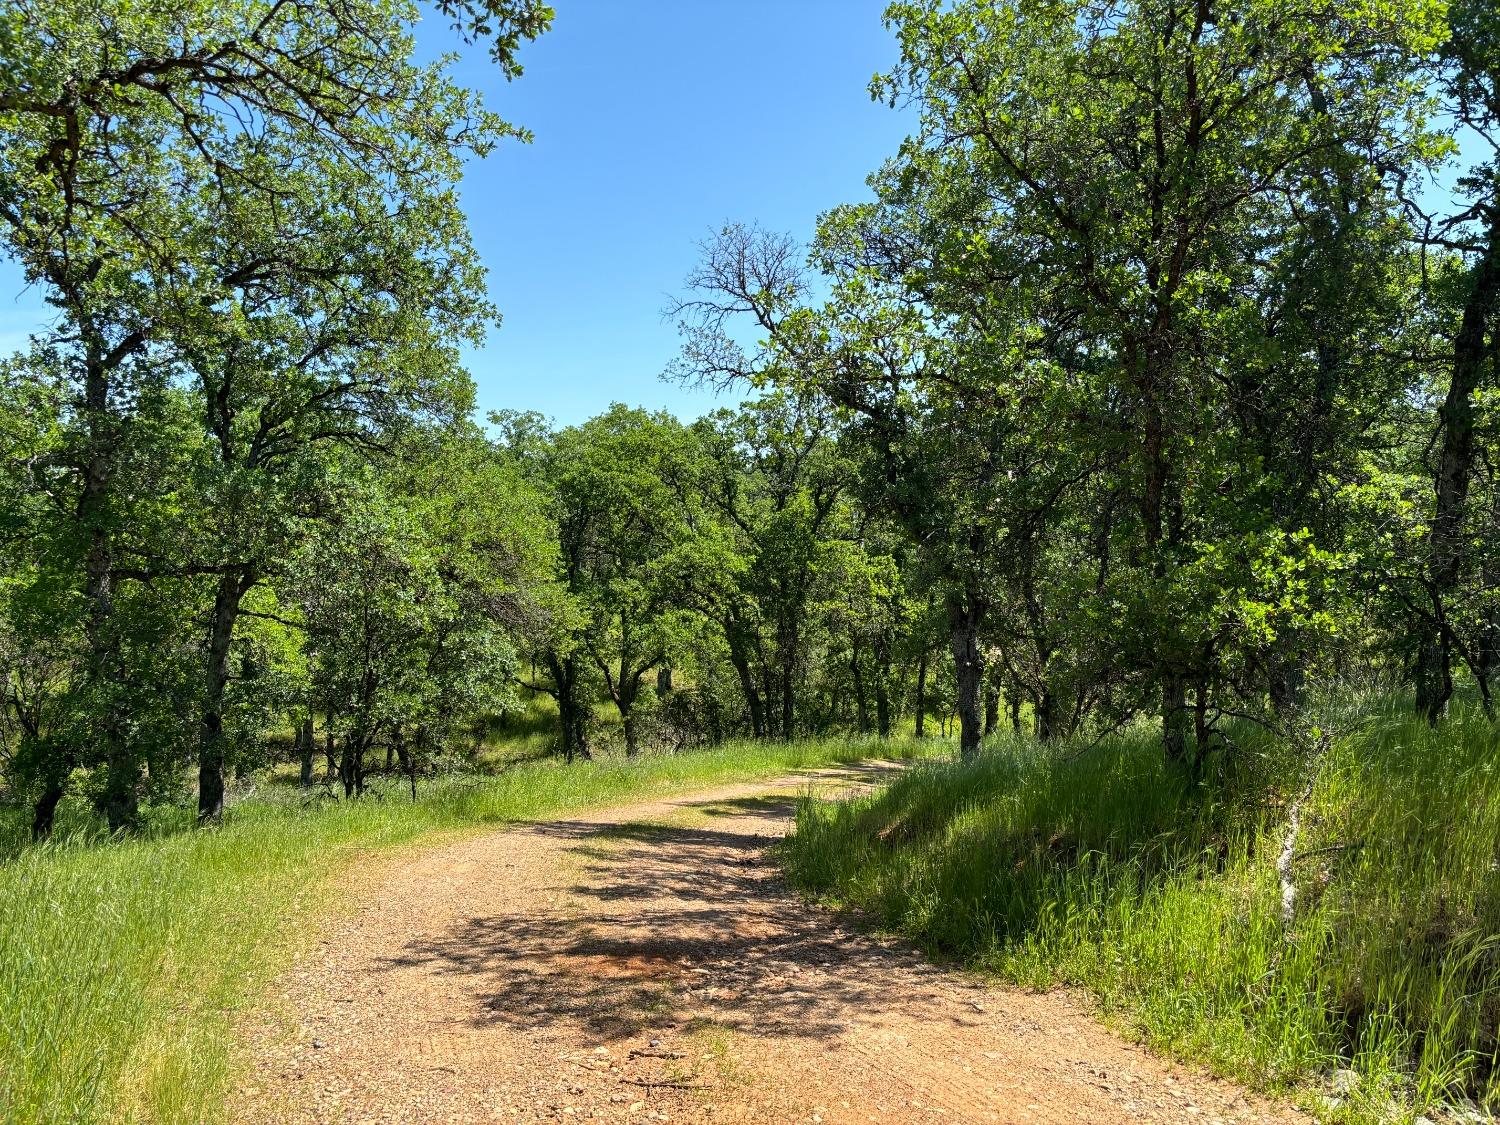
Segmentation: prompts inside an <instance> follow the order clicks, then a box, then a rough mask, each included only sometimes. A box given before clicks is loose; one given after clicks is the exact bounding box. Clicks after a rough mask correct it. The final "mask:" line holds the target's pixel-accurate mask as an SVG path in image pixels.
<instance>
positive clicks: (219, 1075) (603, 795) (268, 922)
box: [0, 740, 941, 1125]
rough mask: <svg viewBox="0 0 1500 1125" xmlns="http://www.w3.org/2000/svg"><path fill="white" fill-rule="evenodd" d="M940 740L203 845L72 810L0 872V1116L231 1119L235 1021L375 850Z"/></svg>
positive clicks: (564, 772) (323, 805)
mask: <svg viewBox="0 0 1500 1125" xmlns="http://www.w3.org/2000/svg"><path fill="white" fill-rule="evenodd" d="M940 748H941V746H940V744H934V743H925V744H922V743H915V742H893V743H889V744H879V743H875V742H871V741H831V740H830V741H813V742H800V743H795V744H790V745H784V744H774V745H772V744H763V743H762V744H740V745H731V746H725V747H721V748H719V749H716V750H713V751H709V752H704V753H698V754H684V755H678V756H670V757H668V756H662V757H652V758H646V759H643V760H640V761H636V762H620V761H616V762H608V763H597V764H589V763H584V764H579V765H575V766H572V767H565V766H562V765H560V764H555V763H540V764H528V765H521V766H517V767H515V768H512V769H510V770H508V771H507V772H505V773H502V774H500V775H498V776H494V777H483V778H469V779H460V778H453V779H448V780H445V781H443V782H441V783H438V784H435V785H431V786H428V787H426V788H425V790H424V791H422V792H421V794H420V796H419V799H418V800H417V801H415V802H413V801H410V800H407V799H405V798H404V797H403V796H402V791H401V789H400V788H399V787H397V786H395V785H392V786H391V788H390V789H389V791H387V792H385V793H379V792H377V793H376V794H374V795H372V796H370V797H367V798H366V799H365V800H363V801H359V802H346V801H326V802H316V803H311V804H304V803H302V801H301V799H292V798H290V797H289V796H288V795H286V793H285V791H284V790H283V795H282V796H281V798H280V799H270V800H268V799H263V798H255V799H251V800H248V801H245V802H242V803H241V804H239V805H238V806H236V807H234V808H233V809H232V810H231V812H230V813H229V814H228V816H227V818H226V822H225V824H224V825H223V826H222V827H221V828H219V829H215V830H210V831H181V830H179V829H180V827H181V825H182V824H184V823H185V817H186V815H187V814H186V813H185V812H182V811H174V810H170V809H167V810H157V813H156V815H155V816H154V817H153V828H152V835H149V836H147V837H145V838H134V839H126V840H113V841H111V840H107V839H105V840H101V839H100V838H99V833H98V829H97V826H95V825H94V824H93V822H92V821H91V820H89V819H88V818H86V817H84V816H83V815H82V814H81V813H80V812H79V811H78V810H76V809H75V810H72V811H71V812H70V813H69V814H68V815H66V816H64V817H62V818H60V821H59V833H60V837H61V838H60V840H59V842H57V843H54V844H49V845H46V846H42V847H21V846H19V845H18V843H17V834H16V833H15V832H14V831H13V832H12V833H11V834H10V839H9V842H8V843H9V851H8V852H7V853H5V854H9V855H10V858H9V860H8V861H6V862H4V863H0V1120H4V1121H5V1122H7V1123H16V1125H19V1123H22V1122H25V1123H32V1122H63V1121H67V1122H78V1121H110V1122H116V1121H152V1122H201V1121H211V1120H215V1119H220V1118H222V1117H223V1116H224V1115H225V1108H224V1094H225V1091H226V1090H227V1088H228V1085H229V1083H230V1081H231V1079H232V1076H233V1065H234V1059H233V1052H232V1046H233V1040H234V1034H233V1021H234V1017H235V1014H236V1012H238V1011H239V1010H241V1009H243V1008H244V1006H245V1005H246V1004H247V1003H250V1002H251V1001H253V999H254V997H255V996H256V995H257V990H258V989H259V988H260V987H262V986H263V985H264V984H265V983H266V982H267V980H269V979H270V977H271V976H272V975H273V974H274V973H275V972H276V970H277V969H278V968H280V967H281V966H282V965H284V964H285V962H286V960H287V958H288V957H290V956H291V955H292V954H293V953H294V952H295V951H296V948H297V945H298V943H299V941H300V940H301V939H302V938H303V936H304V935H305V934H306V933H307V932H309V930H310V920H311V919H312V918H313V917H314V916H315V915H316V914H317V913H319V912H321V911H323V910H325V909H327V908H328V906H329V904H330V902H332V901H336V897H337V895H338V890H337V886H338V877H339V875H340V874H341V873H343V872H346V871H348V870H349V869H350V867H351V866H352V865H353V864H355V863H356V862H358V861H359V859H360V858H361V857H362V856H364V855H367V854H368V853H369V851H370V850H372V849H379V848H384V847H389V846H391V845H395V844H401V843H405V842H410V841H413V840H416V839H418V838H419V837H422V836H424V835H427V834H430V833H434V832H440V831H444V830H463V829H466V828H472V827H474V826H481V825H497V824H504V823H507V822H514V821H519V820H525V819H530V818H534V817H538V816H545V815H553V814H556V813H558V812H561V811H563V810H567V809H576V808H580V807H584V806H588V805H594V804H600V803H603V802H607V801H613V800H617V799H623V798H628V797H648V796H653V795H659V794H666V793H671V792H674V791H678V790H682V789H685V788H688V787H691V786H701V785H705V784H713V783H715V782H720V781H731V780H741V779H751V778H757V777H768V776H773V775H776V774H779V773H783V772H786V771H788V770H795V769H802V768H811V767H817V766H825V765H831V764H835V763H838V762H847V761H853V760H856V759H859V758H862V757H872V756H885V757H910V756H914V755H917V754H920V753H933V752H936V751H937V750H938V749H940Z"/></svg>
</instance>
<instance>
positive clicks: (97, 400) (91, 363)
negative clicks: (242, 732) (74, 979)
mask: <svg viewBox="0 0 1500 1125" xmlns="http://www.w3.org/2000/svg"><path fill="white" fill-rule="evenodd" d="M86 348H87V352H88V355H87V358H86V359H85V371H84V395H83V399H84V401H83V420H84V425H85V429H86V439H85V440H86V448H85V451H84V459H83V491H82V493H81V494H80V496H79V498H78V507H77V519H78V524H79V528H80V530H81V531H82V532H83V534H84V536H85V537H86V541H87V543H88V547H87V550H86V553H85V555H84V589H83V594H84V603H85V605H86V607H87V610H86V612H87V616H86V617H85V621H84V632H85V638H86V640H87V642H88V647H89V660H88V665H87V675H88V682H89V686H90V688H91V694H92V695H93V696H94V698H95V700H96V701H97V703H98V710H97V713H98V719H97V721H96V722H95V724H94V728H93V729H94V735H95V738H96V739H97V742H98V745H99V747H100V750H101V752H102V753H101V756H102V758H103V760H104V786H103V788H102V790H101V791H100V794H99V798H98V805H99V808H100V810H101V811H102V812H103V813H104V815H105V818H106V820H107V821H108V823H109V827H110V830H111V831H122V830H130V829H133V828H134V827H135V826H136V823H137V821H138V820H139V816H140V796H139V793H138V790H139V787H140V781H141V767H140V763H139V762H138V761H136V758H135V753H134V749H133V747H132V746H131V745H130V743H129V740H128V739H127V737H126V730H127V729H128V724H127V722H126V716H125V712H124V703H123V700H122V695H121V693H122V692H123V691H124V689H125V668H124V662H123V660H122V659H121V654H120V637H119V630H118V625H117V623H116V621H115V600H114V599H115V574H114V569H115V566H114V564H115V549H114V547H115V544H114V532H113V528H112V526H111V524H112V521H113V515H112V513H111V512H110V486H111V483H112V480H113V475H114V458H115V451H116V449H117V447H118V444H119V442H118V435H117V433H116V426H115V425H114V424H113V420H112V419H111V417H110V405H109V396H110V376H111V372H112V370H113V365H112V364H110V363H109V362H108V360H107V359H106V353H105V349H104V347H103V346H102V344H101V343H100V342H99V341H97V340H96V339H90V340H89V341H88V343H87V345H86Z"/></svg>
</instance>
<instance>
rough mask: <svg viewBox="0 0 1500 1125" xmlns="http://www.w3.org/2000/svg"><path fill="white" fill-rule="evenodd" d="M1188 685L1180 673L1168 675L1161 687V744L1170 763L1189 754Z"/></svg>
mask: <svg viewBox="0 0 1500 1125" xmlns="http://www.w3.org/2000/svg"><path fill="white" fill-rule="evenodd" d="M1187 730H1188V710H1187V684H1186V682H1185V681H1184V679H1183V677H1182V676H1181V675H1180V674H1178V673H1168V674H1166V675H1165V676H1164V677H1163V679H1162V685H1161V744H1162V750H1163V752H1164V753H1165V754H1166V756H1167V761H1169V762H1179V761H1181V760H1182V759H1183V758H1184V757H1185V756H1186V754H1187Z"/></svg>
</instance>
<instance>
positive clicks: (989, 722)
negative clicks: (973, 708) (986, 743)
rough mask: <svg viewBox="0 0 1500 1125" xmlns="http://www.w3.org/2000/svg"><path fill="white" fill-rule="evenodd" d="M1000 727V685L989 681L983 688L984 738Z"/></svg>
mask: <svg viewBox="0 0 1500 1125" xmlns="http://www.w3.org/2000/svg"><path fill="white" fill-rule="evenodd" d="M999 727H1000V685H999V684H998V683H995V682H994V681H991V682H990V683H988V684H986V685H985V688H984V737H985V738H988V737H989V736H990V735H992V734H994V733H995V731H996V730H998V729H999Z"/></svg>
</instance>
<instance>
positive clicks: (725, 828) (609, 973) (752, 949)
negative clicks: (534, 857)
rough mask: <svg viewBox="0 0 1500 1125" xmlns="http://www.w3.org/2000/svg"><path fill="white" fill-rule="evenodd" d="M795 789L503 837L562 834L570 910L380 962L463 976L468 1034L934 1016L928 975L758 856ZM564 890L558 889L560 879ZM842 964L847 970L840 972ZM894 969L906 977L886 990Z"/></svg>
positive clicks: (819, 1029) (783, 1029) (806, 1025)
mask: <svg viewBox="0 0 1500 1125" xmlns="http://www.w3.org/2000/svg"><path fill="white" fill-rule="evenodd" d="M796 801H797V796H796V794H794V793H787V794H784V795H783V794H773V795H768V796H754V797H736V798H729V799H722V800H709V801H684V802H680V803H674V807H677V808H681V809H683V810H684V811H688V812H690V813H692V814H694V815H695V816H701V817H707V818H709V822H708V823H707V824H696V823H695V824H692V825H687V826H684V825H674V824H665V825H664V824H644V823H623V824H621V823H604V822H596V821H588V820H571V821H561V822H556V823H546V824H530V825H526V826H524V827H518V828H517V829H516V831H518V832H525V833H530V834H532V835H534V836H535V837H536V838H538V839H539V840H545V841H556V842H561V843H562V847H563V854H564V855H566V856H567V857H569V858H570V860H572V861H574V862H576V863H581V867H579V868H574V870H577V871H578V873H579V876H580V877H579V879H578V880H577V881H576V883H574V884H573V885H571V886H568V887H567V888H566V890H567V892H568V895H569V901H570V903H571V905H573V906H579V905H581V906H582V907H583V909H582V910H581V911H579V912H578V913H576V914H572V915H570V914H568V913H564V912H549V913H547V914H541V915H529V914H526V913H521V912H514V913H497V914H495V915H492V916H486V917H472V918H468V919H465V920H464V921H462V922H460V923H458V924H456V925H454V926H451V927H450V928H448V929H447V930H446V931H445V932H442V933H440V934H437V935H434V936H430V937H423V938H421V939H419V940H416V941H413V942H411V943H410V944H408V945H407V946H406V947H405V948H404V949H403V950H401V952H400V953H399V954H398V955H396V956H394V957H392V958H390V959H388V961H387V962H386V967H387V968H389V969H392V970H395V969H400V968H411V967H422V968H424V969H425V970H426V971H429V972H432V973H436V974H440V975H444V976H460V977H464V978H466V979H467V980H468V982H469V986H470V987H471V988H472V989H473V990H474V991H475V993H476V994H477V995H478V997H479V999H480V1005H479V1010H478V1012H477V1014H475V1015H474V1016H473V1017H472V1024H473V1026H476V1027H488V1026H496V1025H503V1026H506V1027H510V1028H513V1029H520V1030H524V1031H536V1030H540V1029H544V1028H549V1027H552V1028H556V1027H559V1026H567V1027H571V1028H572V1029H573V1030H575V1031H576V1032H577V1033H579V1034H580V1035H582V1036H585V1037H587V1038H588V1039H590V1040H592V1041H595V1042H611V1041H617V1040H620V1039H625V1038H629V1037H631V1036H634V1035H636V1034H638V1033H639V1032H640V1031H642V1030H643V1029H644V1028H647V1027H652V1028H661V1027H676V1028H678V1029H680V1030H690V1029H691V1028H692V1027H694V1026H698V1025H702V1024H712V1025H713V1026H715V1027H717V1028H720V1029H724V1030H730V1031H743V1032H747V1033H751V1034H774V1035H778V1036H790V1037H797V1038H803V1039H826V1038H830V1037H833V1036H836V1035H838V1034H840V1033H841V1032H842V1031H843V1030H844V1028H845V1027H846V1026H847V1025H848V1023H849V1021H850V1019H851V1018H852V1017H854V1016H856V1015H858V1014H860V1013H863V1012H866V1011H869V1010H871V1009H872V1008H876V1007H884V1008H887V1009H889V1008H890V1007H891V1006H892V1004H893V1003H894V1004H896V1005H898V1006H901V1007H906V1008H909V1009H911V1010H912V1011H913V1012H916V1011H918V1010H921V1011H922V1012H923V1014H924V1017H925V1018H929V1019H932V1018H936V1019H944V1018H946V1019H950V1020H952V1021H953V1022H955V1023H963V1022H966V1020H965V1017H963V1016H961V1015H958V1016H955V1015H953V1014H952V1013H951V1012H950V1013H943V1012H940V1011H939V1010H938V1009H937V1008H936V1007H935V1005H936V1003H937V1002H938V1001H939V1000H940V999H941V997H940V995H939V993H938V992H937V991H936V988H937V985H938V977H939V975H940V970H938V969H937V968H935V967H933V966H930V965H928V964H926V963H925V962H923V961H922V960H921V959H920V958H919V957H918V956H916V955H915V954H914V953H913V952H911V951H910V950H908V949H906V948H904V947H900V946H897V945H895V944H894V943H886V942H882V941H878V940H875V939H872V938H862V937H861V935H860V934H859V933H858V932H856V930H855V923H856V920H855V919H854V918H851V917H844V916H838V917H836V916H832V915H829V914H827V913H825V912H822V911H817V910H812V909H809V908H808V907H807V906H806V905H805V904H804V903H803V902H802V901H801V900H800V899H799V898H797V897H796V896H795V895H794V894H793V893H792V892H791V891H790V890H789V889H788V888H787V887H786V886H785V884H784V883H783V882H782V881H781V879H780V877H779V875H778V873H777V872H776V871H775V870H774V868H773V867H772V866H771V864H770V863H769V862H768V861H767V860H766V858H765V855H764V852H765V849H766V846H767V844H768V843H770V842H771V840H773V839H774V838H777V837H779V836H780V834H781V833H780V828H781V826H782V825H783V824H784V822H785V821H786V819H787V818H788V817H789V816H790V815H791V814H792V813H793V811H794V810H795V807H796ZM559 889H561V888H559ZM851 970H853V971H851ZM893 974H902V975H903V984H902V987H901V988H900V989H899V990H896V991H894V992H893V989H892V986H891V981H892V979H893Z"/></svg>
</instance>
